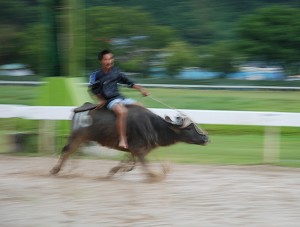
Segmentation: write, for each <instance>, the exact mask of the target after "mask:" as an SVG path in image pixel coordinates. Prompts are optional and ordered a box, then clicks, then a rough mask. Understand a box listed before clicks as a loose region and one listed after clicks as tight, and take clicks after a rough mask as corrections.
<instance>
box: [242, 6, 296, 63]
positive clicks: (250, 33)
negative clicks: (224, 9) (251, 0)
mask: <svg viewBox="0 0 300 227" xmlns="http://www.w3.org/2000/svg"><path fill="white" fill-rule="evenodd" d="M237 32H238V34H239V37H240V42H239V46H240V50H241V51H242V52H244V53H245V54H246V55H247V56H249V57H250V58H252V59H255V60H264V61H266V62H277V63H282V64H284V65H288V64H290V63H295V62H299V56H300V48H299V46H300V38H299V37H300V9H299V8H291V7H282V6H280V7H279V6H273V7H268V8H263V9H259V10H257V11H256V12H255V13H254V14H252V15H247V16H245V17H244V18H242V19H241V21H240V22H239V23H238V28H237Z"/></svg>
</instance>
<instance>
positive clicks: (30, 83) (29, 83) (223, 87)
mask: <svg viewBox="0 0 300 227" xmlns="http://www.w3.org/2000/svg"><path fill="white" fill-rule="evenodd" d="M44 83H45V82H41V81H0V85H24V86H38V85H41V84H44ZM83 85H87V83H83ZM141 85H142V86H143V87H158V88H178V89H203V90H273V91H300V87H285V86H233V85H232V86H231V85H188V84H186V85H182V84H141Z"/></svg>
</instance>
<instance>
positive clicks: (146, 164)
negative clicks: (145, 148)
mask: <svg viewBox="0 0 300 227" xmlns="http://www.w3.org/2000/svg"><path fill="white" fill-rule="evenodd" d="M138 159H139V161H140V162H141V164H142V166H143V168H144V170H145V172H146V174H147V176H149V177H150V178H152V179H154V178H157V175H156V174H155V173H153V172H151V170H150V168H149V166H148V163H147V160H146V158H145V156H144V155H138Z"/></svg>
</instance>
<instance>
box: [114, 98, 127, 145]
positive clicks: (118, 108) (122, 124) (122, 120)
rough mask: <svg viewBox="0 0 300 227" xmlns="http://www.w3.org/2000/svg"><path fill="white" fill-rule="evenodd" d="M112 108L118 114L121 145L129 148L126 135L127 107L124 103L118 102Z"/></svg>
mask: <svg viewBox="0 0 300 227" xmlns="http://www.w3.org/2000/svg"><path fill="white" fill-rule="evenodd" d="M112 110H113V111H114V113H115V114H116V115H117V122H116V124H117V130H118V133H119V147H121V148H128V144H127V136H126V118H127V108H126V107H125V106H124V105H123V104H121V103H118V104H115V105H114V106H113V108H112Z"/></svg>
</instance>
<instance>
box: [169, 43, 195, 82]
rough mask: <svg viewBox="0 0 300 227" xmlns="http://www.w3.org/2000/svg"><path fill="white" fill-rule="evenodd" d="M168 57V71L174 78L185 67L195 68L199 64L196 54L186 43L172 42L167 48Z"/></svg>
mask: <svg viewBox="0 0 300 227" xmlns="http://www.w3.org/2000/svg"><path fill="white" fill-rule="evenodd" d="M166 52H167V53H168V56H167V57H166V59H165V64H166V69H167V71H168V73H169V74H170V75H171V76H173V75H176V74H177V73H178V72H179V71H180V70H181V69H182V68H184V67H193V66H196V64H197V59H196V58H195V57H196V56H197V55H196V52H195V51H194V50H193V48H192V47H191V46H190V45H189V44H188V43H185V42H180V41H178V42H172V43H170V44H169V46H167V47H166Z"/></svg>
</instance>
